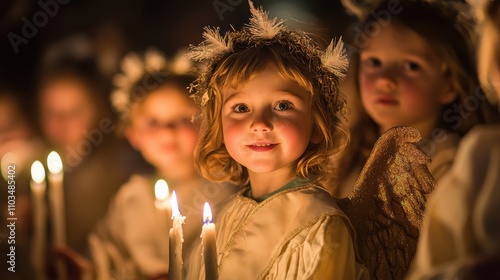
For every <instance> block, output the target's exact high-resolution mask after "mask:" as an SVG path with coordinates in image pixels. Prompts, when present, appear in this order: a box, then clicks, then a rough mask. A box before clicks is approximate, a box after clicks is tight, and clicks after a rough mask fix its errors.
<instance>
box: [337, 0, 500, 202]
mask: <svg viewBox="0 0 500 280" xmlns="http://www.w3.org/2000/svg"><path fill="white" fill-rule="evenodd" d="M361 2H363V1H361ZM389 2H390V1H376V2H373V1H372V2H370V3H368V1H366V3H362V4H359V3H357V4H354V3H352V2H351V1H348V0H347V1H344V5H345V6H346V7H348V8H350V10H351V11H353V12H354V13H356V14H357V15H358V16H359V17H360V25H359V26H360V27H361V29H362V30H364V31H366V32H368V34H365V36H366V38H367V40H366V41H364V42H358V43H359V47H360V55H359V65H358V69H357V75H358V81H357V82H358V87H359V92H360V93H359V94H360V96H359V97H360V99H361V103H362V105H363V109H361V110H360V111H361V113H360V114H361V115H360V117H359V120H358V122H357V123H355V124H352V125H351V128H352V129H351V142H350V144H349V146H348V148H347V149H346V150H345V151H344V154H343V155H342V157H341V158H340V159H338V162H337V164H336V168H338V170H337V171H335V172H337V173H336V175H334V176H332V180H334V181H336V182H337V184H334V185H335V186H336V187H337V189H335V190H333V193H334V195H335V196H336V197H346V196H348V195H349V194H350V193H351V192H352V190H353V188H354V182H355V180H356V179H357V177H358V175H359V173H360V171H361V168H362V167H363V165H364V163H365V161H366V159H367V157H368V155H369V153H370V151H371V149H372V147H373V145H374V143H375V141H376V139H377V138H378V136H379V135H380V134H381V133H383V132H384V131H386V130H387V129H389V128H391V127H394V126H401V125H406V126H413V127H415V128H417V129H418V130H419V131H420V133H421V135H422V138H423V139H424V140H423V141H422V142H421V148H422V149H423V150H424V151H425V152H426V153H427V154H428V155H429V156H430V158H431V159H432V162H431V164H430V165H429V170H430V172H431V174H432V175H433V176H434V178H435V179H436V180H439V179H440V178H441V177H442V176H443V175H444V174H445V173H446V172H447V170H448V169H449V168H450V166H451V165H452V162H453V159H454V156H455V152H456V149H457V145H458V143H459V140H460V138H461V137H462V136H463V135H464V134H465V133H466V132H467V131H468V130H469V129H470V128H471V127H472V126H473V125H475V124H476V123H484V122H486V121H487V118H488V117H489V116H490V115H491V113H490V112H494V111H493V110H491V108H490V106H489V104H487V102H486V98H485V96H484V94H483V93H482V91H481V90H480V89H479V83H478V79H477V74H476V67H475V63H474V61H475V60H474V52H473V43H472V31H473V21H472V20H471V19H470V18H467V17H466V12H467V9H468V5H466V4H464V3H461V4H459V3H458V2H459V1H446V2H442V1H425V0H419V1H401V2H399V4H398V6H397V7H393V6H391V5H389ZM360 5H361V6H360ZM362 5H365V6H362ZM367 8H368V9H367ZM389 8H390V9H389ZM382 13H385V14H388V16H387V15H385V16H384V17H382V18H381V17H379V16H377V15H380V14H382ZM422 15H426V20H425V21H423V20H422ZM374 24H375V25H376V26H377V28H372V29H370V28H368V27H369V26H373V25H374ZM355 71H356V70H355Z"/></svg>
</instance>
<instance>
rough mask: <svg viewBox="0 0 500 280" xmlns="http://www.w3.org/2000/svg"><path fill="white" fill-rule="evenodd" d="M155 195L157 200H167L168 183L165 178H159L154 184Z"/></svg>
mask: <svg viewBox="0 0 500 280" xmlns="http://www.w3.org/2000/svg"><path fill="white" fill-rule="evenodd" d="M155 197H156V199H157V200H161V201H164V200H167V198H168V184H167V182H165V180H163V179H160V180H158V181H156V184H155Z"/></svg>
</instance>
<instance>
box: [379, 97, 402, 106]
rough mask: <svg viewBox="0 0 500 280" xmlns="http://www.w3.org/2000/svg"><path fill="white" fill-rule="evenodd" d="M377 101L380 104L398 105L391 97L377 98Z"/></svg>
mask: <svg viewBox="0 0 500 280" xmlns="http://www.w3.org/2000/svg"><path fill="white" fill-rule="evenodd" d="M377 103H379V104H382V105H398V104H399V102H398V101H397V100H396V99H392V98H380V99H377Z"/></svg>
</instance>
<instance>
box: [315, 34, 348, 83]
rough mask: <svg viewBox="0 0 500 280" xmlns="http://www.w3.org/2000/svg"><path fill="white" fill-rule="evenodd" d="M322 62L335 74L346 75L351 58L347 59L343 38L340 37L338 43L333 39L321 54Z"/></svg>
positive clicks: (341, 76)
mask: <svg viewBox="0 0 500 280" xmlns="http://www.w3.org/2000/svg"><path fill="white" fill-rule="evenodd" d="M321 64H322V66H323V67H324V68H325V69H326V70H328V71H330V72H332V73H333V74H334V75H335V76H337V77H339V78H343V77H345V72H347V68H348V67H349V60H347V55H346V51H345V49H344V42H343V41H342V38H340V39H339V40H338V42H337V43H335V41H334V40H332V42H331V43H330V45H329V46H328V47H327V48H326V50H325V52H324V53H323V54H322V55H321Z"/></svg>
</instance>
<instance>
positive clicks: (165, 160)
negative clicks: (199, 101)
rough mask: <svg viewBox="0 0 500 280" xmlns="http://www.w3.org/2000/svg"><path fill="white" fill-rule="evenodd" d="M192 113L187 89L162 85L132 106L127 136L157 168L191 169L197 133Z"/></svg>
mask: <svg viewBox="0 0 500 280" xmlns="http://www.w3.org/2000/svg"><path fill="white" fill-rule="evenodd" d="M195 113H196V106H195V105H194V104H193V102H192V101H191V100H190V99H189V97H188V96H187V94H186V93H184V92H182V91H180V90H179V89H177V88H174V87H162V88H160V89H157V90H155V91H153V92H151V93H149V95H147V97H146V99H145V100H144V101H143V102H141V103H139V104H137V105H136V106H135V107H134V108H133V111H132V115H131V124H130V126H129V127H128V128H127V131H126V134H127V138H128V139H129V141H130V143H131V144H132V145H133V146H134V147H135V148H136V149H137V150H139V151H140V152H141V154H142V155H143V157H144V158H145V159H146V160H147V161H148V162H149V163H150V164H152V165H153V166H155V167H156V168H158V169H161V170H166V171H168V172H169V173H172V174H177V175H179V176H182V174H187V173H191V172H193V170H194V155H193V153H194V149H195V147H196V141H197V133H198V131H197V128H196V127H195V126H194V125H193V124H192V123H191V118H192V116H193V115H194V114H195ZM164 172H165V171H164ZM164 175H165V174H164ZM172 176H176V175H172Z"/></svg>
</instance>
